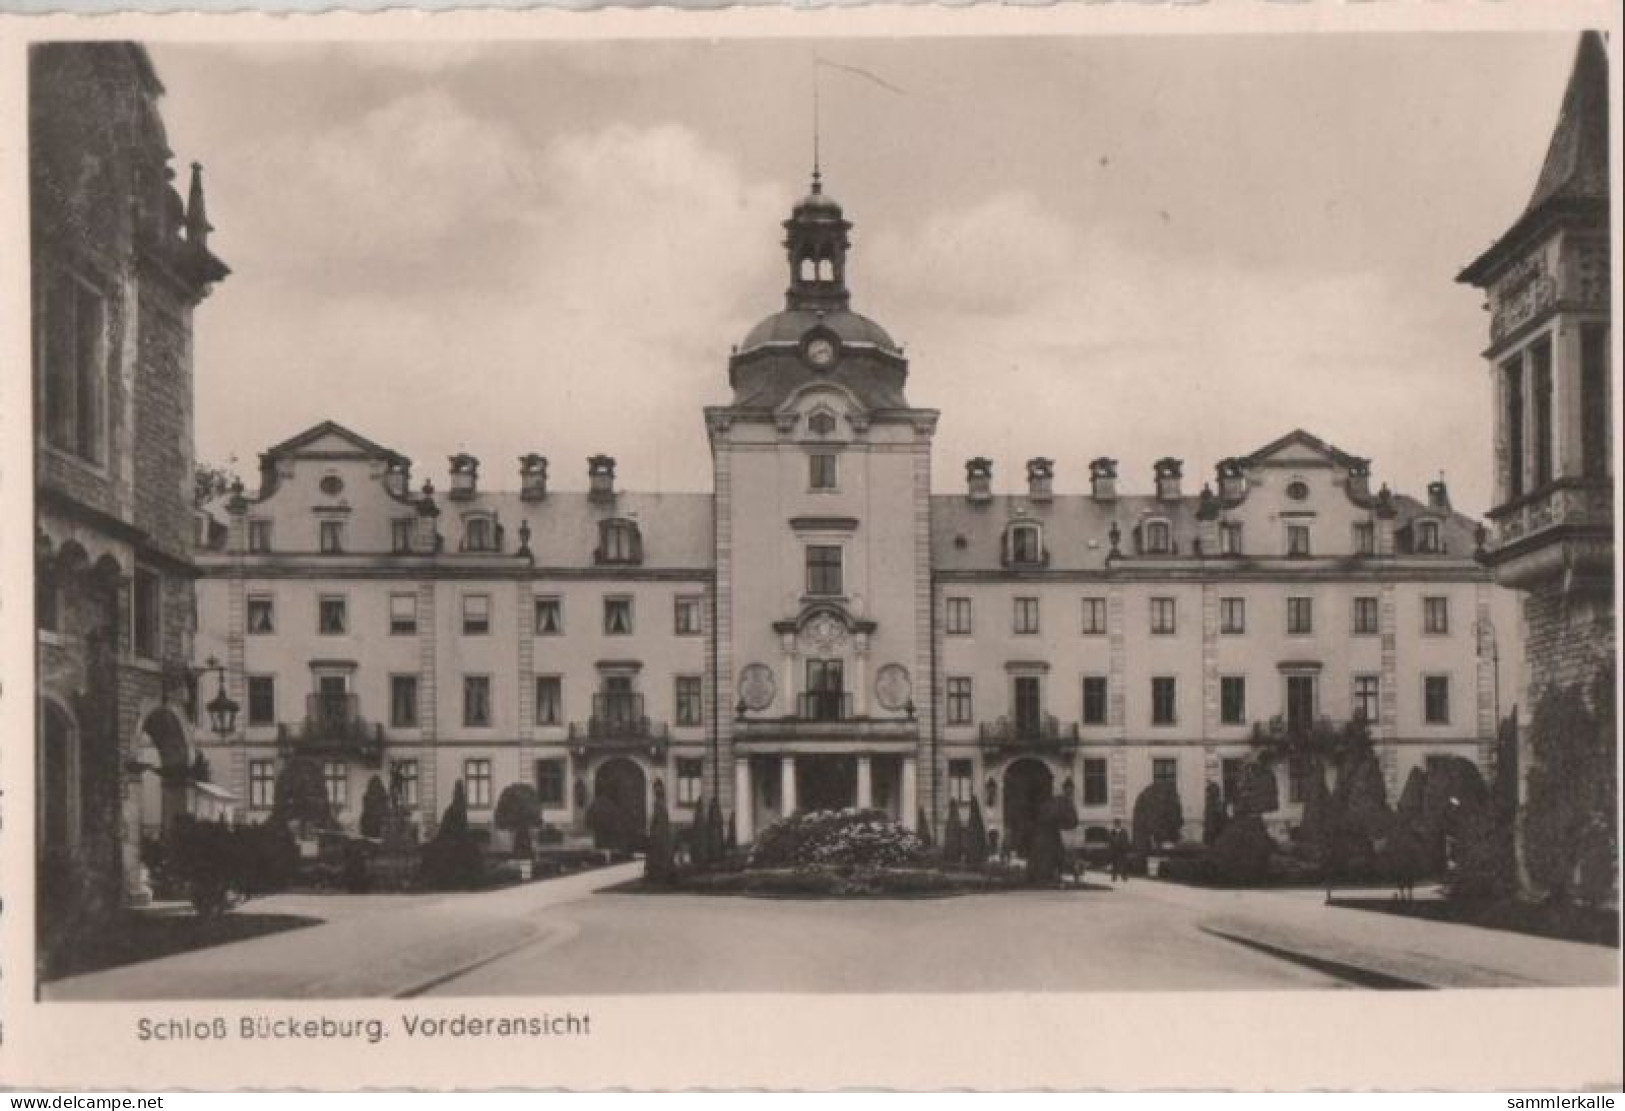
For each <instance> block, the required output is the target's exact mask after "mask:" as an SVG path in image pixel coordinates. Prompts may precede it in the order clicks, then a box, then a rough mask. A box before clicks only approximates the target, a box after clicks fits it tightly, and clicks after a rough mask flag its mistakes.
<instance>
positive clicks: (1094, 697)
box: [1083, 675, 1106, 725]
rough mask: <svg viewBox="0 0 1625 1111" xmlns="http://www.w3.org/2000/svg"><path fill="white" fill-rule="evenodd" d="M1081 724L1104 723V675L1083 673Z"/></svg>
mask: <svg viewBox="0 0 1625 1111" xmlns="http://www.w3.org/2000/svg"><path fill="white" fill-rule="evenodd" d="M1083 724H1085V725H1105V724H1106V677H1105V676H1104V675H1085V676H1084V677H1083Z"/></svg>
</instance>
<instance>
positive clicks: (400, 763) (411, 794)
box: [389, 760, 418, 806]
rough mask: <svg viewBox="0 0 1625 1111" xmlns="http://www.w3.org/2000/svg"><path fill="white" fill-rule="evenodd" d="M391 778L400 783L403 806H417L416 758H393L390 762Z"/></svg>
mask: <svg viewBox="0 0 1625 1111" xmlns="http://www.w3.org/2000/svg"><path fill="white" fill-rule="evenodd" d="M389 778H390V780H391V781H392V782H394V783H398V784H399V785H400V787H399V790H400V793H401V805H402V806H416V805H417V804H418V762H417V761H416V760H391V761H390V762H389Z"/></svg>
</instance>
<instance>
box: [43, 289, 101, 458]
mask: <svg viewBox="0 0 1625 1111" xmlns="http://www.w3.org/2000/svg"><path fill="white" fill-rule="evenodd" d="M43 300H44V305H43V306H42V307H43V312H42V313H41V320H42V325H43V327H42V331H41V335H40V337H39V340H40V342H39V348H38V351H39V359H40V361H41V363H42V364H43V377H44V380H45V381H44V392H45V432H46V436H47V438H48V439H49V441H50V444H51V446H52V447H58V448H61V449H63V450H64V451H71V452H73V453H74V454H75V455H77V456H79V457H80V458H82V459H84V460H86V461H88V462H91V463H100V462H101V461H102V456H103V451H104V439H105V435H104V432H103V428H104V424H105V416H104V407H105V396H104V393H105V391H104V380H105V371H104V370H103V366H104V363H105V355H104V351H105V345H104V343H103V339H102V331H103V329H102V325H103V319H104V316H105V309H104V304H103V299H102V295H101V294H100V293H99V292H97V290H95V289H94V288H92V287H91V286H89V285H87V284H85V283H84V282H82V281H80V280H79V279H78V278H75V277H73V276H72V275H70V274H56V275H53V276H52V278H51V280H50V283H49V285H48V286H47V287H46V290H45V297H44V298H43Z"/></svg>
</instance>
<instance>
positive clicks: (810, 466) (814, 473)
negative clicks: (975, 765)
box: [807, 453, 836, 490]
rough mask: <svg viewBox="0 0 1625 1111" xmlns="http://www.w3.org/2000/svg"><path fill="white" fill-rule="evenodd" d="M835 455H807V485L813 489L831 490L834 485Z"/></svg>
mask: <svg viewBox="0 0 1625 1111" xmlns="http://www.w3.org/2000/svg"><path fill="white" fill-rule="evenodd" d="M835 480H836V475H835V456H833V455H827V454H823V453H818V454H814V455H809V456H807V486H808V488H809V489H813V490H833V489H835V486H836V481H835Z"/></svg>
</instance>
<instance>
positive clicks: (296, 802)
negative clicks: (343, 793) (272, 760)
mask: <svg viewBox="0 0 1625 1111" xmlns="http://www.w3.org/2000/svg"><path fill="white" fill-rule="evenodd" d="M271 821H273V822H276V823H277V824H279V825H283V826H286V827H288V828H289V829H292V830H295V831H296V832H297V833H298V834H301V835H302V834H304V833H305V832H306V831H308V830H312V829H315V830H323V829H336V828H337V827H338V822H337V821H335V820H334V818H333V807H332V804H331V803H329V802H328V800H327V781H326V779H325V778H323V776H322V768H321V765H320V764H318V763H317V762H316V761H315V760H312V759H311V758H310V757H308V756H295V757H294V758H293V759H291V760H289V761H288V762H287V763H286V764H284V765H283V767H282V771H281V773H280V774H279V775H278V776H277V777H276V788H275V793H274V794H273V796H272V799H271Z"/></svg>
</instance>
